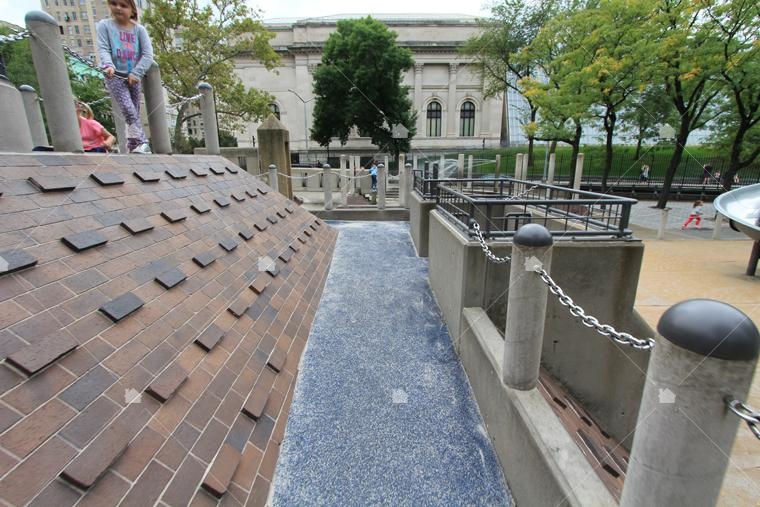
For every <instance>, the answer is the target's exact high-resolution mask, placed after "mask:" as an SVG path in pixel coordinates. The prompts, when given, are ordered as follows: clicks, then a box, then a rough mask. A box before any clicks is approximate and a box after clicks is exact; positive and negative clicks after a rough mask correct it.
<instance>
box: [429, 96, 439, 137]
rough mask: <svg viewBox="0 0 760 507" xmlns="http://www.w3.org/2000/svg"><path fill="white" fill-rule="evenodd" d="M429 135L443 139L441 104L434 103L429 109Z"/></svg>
mask: <svg viewBox="0 0 760 507" xmlns="http://www.w3.org/2000/svg"><path fill="white" fill-rule="evenodd" d="M427 135H428V137H441V104H440V103H439V102H436V101H433V102H431V103H430V104H428V107H427Z"/></svg>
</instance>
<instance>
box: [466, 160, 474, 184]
mask: <svg viewBox="0 0 760 507" xmlns="http://www.w3.org/2000/svg"><path fill="white" fill-rule="evenodd" d="M474 161H475V158H474V157H473V156H472V155H469V156H468V157H467V179H468V180H471V179H472V169H473V167H472V166H473V164H474ZM467 188H468V189H472V182H469V183H467Z"/></svg>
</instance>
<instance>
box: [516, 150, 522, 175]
mask: <svg viewBox="0 0 760 507" xmlns="http://www.w3.org/2000/svg"><path fill="white" fill-rule="evenodd" d="M522 159H523V154H522V153H518V154H517V155H516V156H515V179H516V180H519V179H521V178H520V177H521V176H522Z"/></svg>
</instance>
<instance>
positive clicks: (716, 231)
mask: <svg viewBox="0 0 760 507" xmlns="http://www.w3.org/2000/svg"><path fill="white" fill-rule="evenodd" d="M722 225H723V215H721V214H720V213H717V214H716V215H715V227H714V228H713V233H712V239H720V228H721V226H722Z"/></svg>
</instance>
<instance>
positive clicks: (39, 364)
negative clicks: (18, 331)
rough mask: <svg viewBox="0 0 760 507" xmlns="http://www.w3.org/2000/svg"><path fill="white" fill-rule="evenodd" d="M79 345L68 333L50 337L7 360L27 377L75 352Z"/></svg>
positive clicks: (12, 355)
mask: <svg viewBox="0 0 760 507" xmlns="http://www.w3.org/2000/svg"><path fill="white" fill-rule="evenodd" d="M77 345H79V343H78V342H77V341H76V340H75V339H74V338H73V337H72V336H71V335H69V334H68V333H66V332H62V333H60V334H54V335H49V336H47V337H45V338H43V339H42V340H40V341H39V342H37V343H35V344H33V345H29V346H28V347H25V348H23V349H21V350H19V351H18V352H15V353H13V354H11V355H10V356H8V358H7V359H6V360H7V361H8V362H9V363H10V364H12V365H13V366H15V367H16V368H18V369H19V370H21V371H23V372H24V373H26V374H27V375H34V374H35V373H37V372H38V371H40V370H42V369H43V368H45V367H46V366H47V365H49V364H50V363H52V362H53V361H55V360H56V359H58V358H59V357H61V356H63V355H64V354H66V353H68V352H70V351H72V350H74V348H76V346H77Z"/></svg>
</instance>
